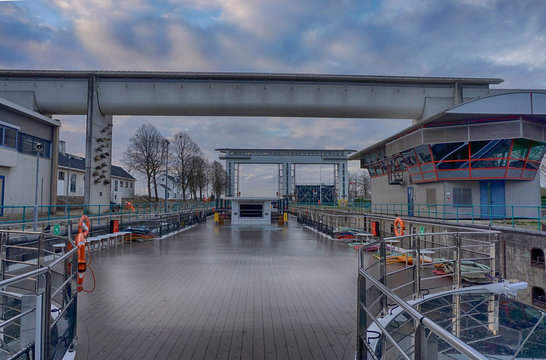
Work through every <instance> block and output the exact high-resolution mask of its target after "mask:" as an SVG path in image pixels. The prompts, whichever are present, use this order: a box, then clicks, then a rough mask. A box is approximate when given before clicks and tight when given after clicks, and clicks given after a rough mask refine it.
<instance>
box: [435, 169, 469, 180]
mask: <svg viewBox="0 0 546 360" xmlns="http://www.w3.org/2000/svg"><path fill="white" fill-rule="evenodd" d="M469 177H470V174H469V171H468V169H463V170H444V171H438V179H468V178H469Z"/></svg>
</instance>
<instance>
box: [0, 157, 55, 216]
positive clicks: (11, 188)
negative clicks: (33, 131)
mask: <svg viewBox="0 0 546 360" xmlns="http://www.w3.org/2000/svg"><path fill="white" fill-rule="evenodd" d="M3 150H4V151H10V152H11V155H12V156H13V157H15V158H16V161H17V166H13V167H5V166H0V176H5V184H4V206H22V205H34V192H35V187H36V156H33V155H27V154H21V153H18V152H17V151H16V150H6V149H3ZM50 186H51V160H50V159H43V158H40V173H39V179H38V205H49V204H50ZM0 190H1V189H0ZM0 198H1V195H0ZM9 211H11V210H8V209H6V210H5V211H4V215H5V214H6V213H7V212H9Z"/></svg>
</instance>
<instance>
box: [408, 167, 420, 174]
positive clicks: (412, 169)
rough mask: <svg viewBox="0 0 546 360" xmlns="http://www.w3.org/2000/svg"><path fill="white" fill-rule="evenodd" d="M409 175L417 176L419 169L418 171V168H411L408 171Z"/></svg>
mask: <svg viewBox="0 0 546 360" xmlns="http://www.w3.org/2000/svg"><path fill="white" fill-rule="evenodd" d="M408 171H409V173H410V174H417V173H420V172H421V169H419V166H413V167H410V168H409V169H408Z"/></svg>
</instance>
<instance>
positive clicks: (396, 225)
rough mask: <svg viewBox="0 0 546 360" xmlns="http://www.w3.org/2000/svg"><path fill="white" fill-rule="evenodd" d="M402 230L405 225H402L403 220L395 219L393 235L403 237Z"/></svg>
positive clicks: (404, 228)
mask: <svg viewBox="0 0 546 360" xmlns="http://www.w3.org/2000/svg"><path fill="white" fill-rule="evenodd" d="M404 230H406V225H405V223H404V220H402V219H401V218H399V217H397V218H396V220H394V235H396V236H403V235H404Z"/></svg>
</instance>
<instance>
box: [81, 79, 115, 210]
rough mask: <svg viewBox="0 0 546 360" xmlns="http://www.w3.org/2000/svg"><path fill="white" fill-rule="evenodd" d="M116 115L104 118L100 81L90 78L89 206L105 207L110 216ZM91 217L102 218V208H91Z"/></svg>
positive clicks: (87, 154) (87, 161) (103, 208)
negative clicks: (100, 213) (98, 92)
mask: <svg viewBox="0 0 546 360" xmlns="http://www.w3.org/2000/svg"><path fill="white" fill-rule="evenodd" d="M112 126H113V123H112V115H104V114H103V113H102V112H101V110H100V106H99V101H98V95H97V88H96V79H95V76H94V75H91V76H90V77H89V82H88V91H87V124H86V135H87V136H86V143H85V182H84V184H85V186H84V189H85V192H84V198H85V204H86V205H103V207H101V209H100V212H106V211H107V209H108V208H107V206H109V205H110V189H111V188H110V186H111V185H110V184H111V181H112V180H111V177H110V175H111V167H112ZM87 212H88V213H90V214H98V213H99V207H98V206H90V207H88V208H87Z"/></svg>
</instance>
